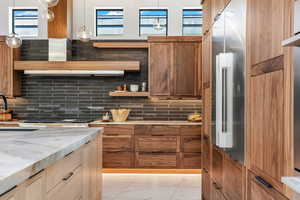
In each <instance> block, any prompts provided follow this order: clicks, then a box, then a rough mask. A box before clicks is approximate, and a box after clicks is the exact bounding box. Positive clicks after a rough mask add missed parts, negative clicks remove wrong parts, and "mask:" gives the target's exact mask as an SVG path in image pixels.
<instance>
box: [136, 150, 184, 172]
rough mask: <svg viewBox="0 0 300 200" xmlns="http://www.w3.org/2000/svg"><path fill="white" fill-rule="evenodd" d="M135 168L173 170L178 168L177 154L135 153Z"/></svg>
mask: <svg viewBox="0 0 300 200" xmlns="http://www.w3.org/2000/svg"><path fill="white" fill-rule="evenodd" d="M135 161H136V164H135V165H136V168H158V169H175V168H177V167H178V163H179V158H178V154H177V153H136V160H135Z"/></svg>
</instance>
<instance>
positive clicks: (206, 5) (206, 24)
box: [202, 0, 212, 35]
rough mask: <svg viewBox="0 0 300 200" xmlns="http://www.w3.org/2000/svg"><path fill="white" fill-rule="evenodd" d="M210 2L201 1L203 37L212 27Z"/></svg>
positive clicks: (207, 0) (209, 0)
mask: <svg viewBox="0 0 300 200" xmlns="http://www.w3.org/2000/svg"><path fill="white" fill-rule="evenodd" d="M211 2H212V1H211V0H204V1H202V8H203V10H204V12H203V35H205V34H206V33H207V32H208V30H209V29H210V27H211V25H212V20H211Z"/></svg>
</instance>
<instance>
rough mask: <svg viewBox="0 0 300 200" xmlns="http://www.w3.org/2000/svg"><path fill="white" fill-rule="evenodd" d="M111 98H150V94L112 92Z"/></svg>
mask: <svg viewBox="0 0 300 200" xmlns="http://www.w3.org/2000/svg"><path fill="white" fill-rule="evenodd" d="M109 96H111V97H148V96H149V92H122V91H116V92H110V93H109Z"/></svg>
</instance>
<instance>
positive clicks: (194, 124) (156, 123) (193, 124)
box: [90, 120, 202, 126]
mask: <svg viewBox="0 0 300 200" xmlns="http://www.w3.org/2000/svg"><path fill="white" fill-rule="evenodd" d="M90 124H94V125H95V124H100V125H101V124H103V125H178V126H185V125H189V126H200V125H202V122H189V121H147V120H141V121H125V122H102V121H94V122H92V123H90Z"/></svg>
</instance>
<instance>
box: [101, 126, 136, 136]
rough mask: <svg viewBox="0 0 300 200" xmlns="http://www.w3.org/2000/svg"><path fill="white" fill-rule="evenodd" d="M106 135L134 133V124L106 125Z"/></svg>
mask: <svg viewBox="0 0 300 200" xmlns="http://www.w3.org/2000/svg"><path fill="white" fill-rule="evenodd" d="M103 127H104V134H105V135H132V134H134V126H132V125H126V126H125V125H105V126H103Z"/></svg>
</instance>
